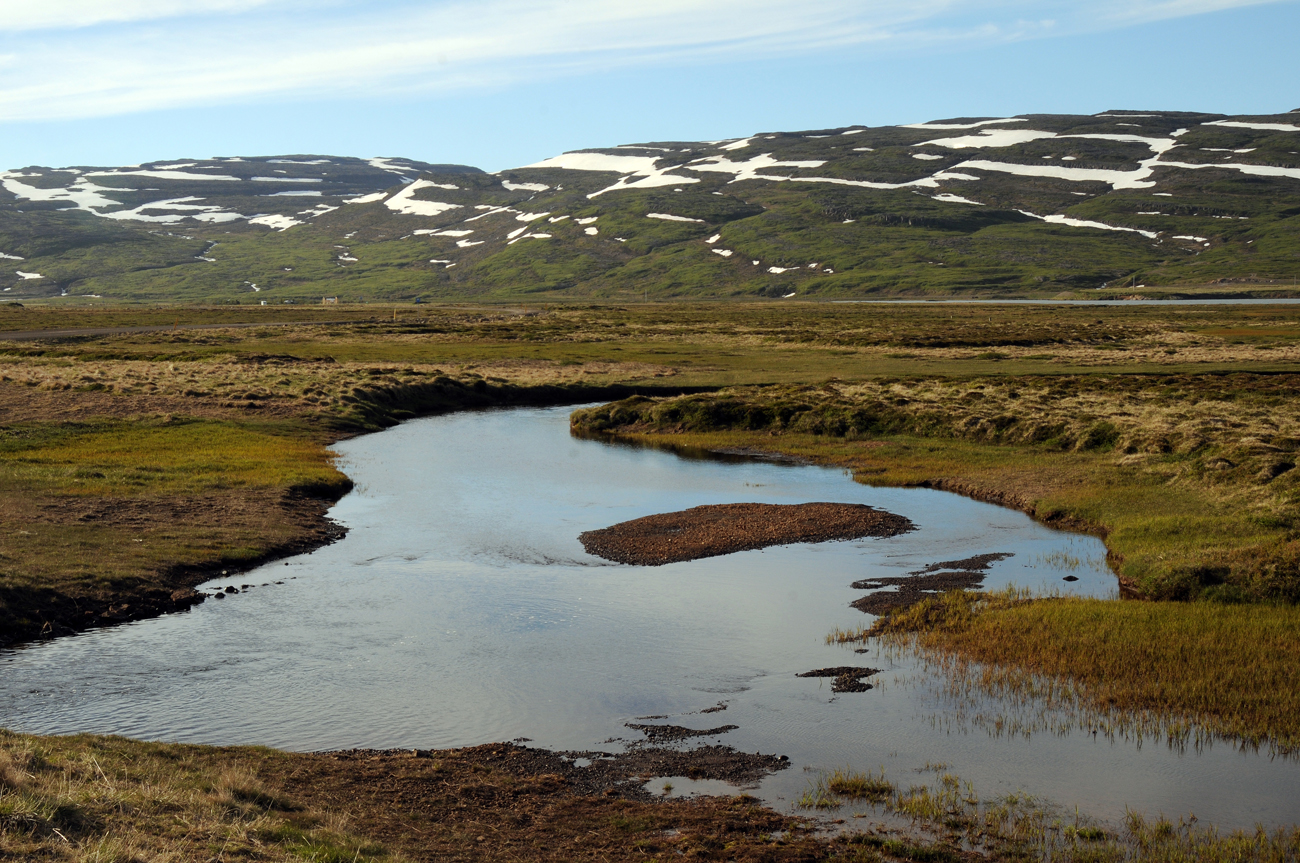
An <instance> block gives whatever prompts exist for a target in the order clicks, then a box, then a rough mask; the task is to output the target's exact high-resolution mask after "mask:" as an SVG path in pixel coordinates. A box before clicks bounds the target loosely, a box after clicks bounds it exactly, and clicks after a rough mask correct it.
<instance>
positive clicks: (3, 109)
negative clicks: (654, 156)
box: [0, 0, 1281, 121]
mask: <svg viewBox="0 0 1300 863" xmlns="http://www.w3.org/2000/svg"><path fill="white" fill-rule="evenodd" d="M1270 2H1281V0H1128V2H1119V0H1091V2H1085V0H1047V2H1043V0H800V2H798V3H797V4H796V3H794V2H792V0H657V2H649V0H623V2H608V0H475V2H466V0H455V2H447V0H441V2H416V0H378V2H368V3H365V4H356V3H344V2H342V0H316V2H314V3H310V4H309V3H307V0H186V2H182V0H114V2H105V0H47V2H43V3H32V2H30V0H0V58H3V62H0V120H10V121H13V120H37V119H61V118H76V117H88V116H102V115H108V114H121V113H129V112H136V111H147V110H154V109H163V108H171V107H178V106H185V105H193V104H195V103H196V102H199V101H201V102H203V103H204V104H213V103H216V102H238V101H244V100H249V99H259V98H272V97H277V96H284V95H289V94H294V95H324V94H331V95H339V94H344V95H346V94H354V95H364V94H374V93H380V92H384V93H392V92H397V91H403V90H424V91H447V90H464V89H472V88H476V87H484V86H502V85H508V84H509V83H511V82H513V81H517V80H524V79H531V80H535V79H536V78H537V77H538V76H545V75H554V74H580V73H582V72H590V71H597V70H601V69H608V68H611V67H614V66H622V65H632V64H641V65H658V64H665V63H670V62H682V61H683V60H693V59H724V58H741V57H763V56H773V55H777V54H791V53H800V52H813V51H826V50H831V49H835V48H842V47H845V46H851V45H855V46H863V47H866V46H869V47H871V48H872V49H873V50H878V51H886V50H904V49H906V48H908V47H914V46H917V45H931V46H933V45H953V46H966V45H975V44H996V43H1000V42H1007V41H1013V40H1018V39H1027V38H1034V37H1037V36H1042V35H1047V34H1067V33H1073V32H1084V31H1095V30H1102V29H1108V28H1115V27H1123V26H1130V25H1132V24H1137V23H1145V22H1149V21H1153V20H1160V19H1164V18H1173V17H1181V16H1187V15H1194V14H1200V13H1204V12H1209V11H1215V10H1220V9H1228V8H1234V7H1240V6H1247V5H1260V4H1263V3H1270Z"/></svg>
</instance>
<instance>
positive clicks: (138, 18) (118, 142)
mask: <svg viewBox="0 0 1300 863" xmlns="http://www.w3.org/2000/svg"><path fill="white" fill-rule="evenodd" d="M1298 33H1300V0H1123V2H1121V0H1087V2H1078V0H798V2H789V0H656V2H618V0H563V2H557V0H531V2H521V0H474V2H442V0H425V2H411V0H382V2H368V3H355V2H352V3H346V2H335V0H43V2H40V3H32V2H30V0H0V166H2V167H6V168H8V167H21V166H26V165H33V164H37V165H52V166H58V165H77V164H81V165H88V164H94V165H119V164H134V163H138V162H142V161H149V160H155V159H173V158H184V157H207V156H214V155H245V156H248V155H271V154H288V153H322V154H332V155H354V156H374V155H384V156H406V157H410V158H415V159H423V160H426V161H431V162H459V163H466V164H474V165H478V166H479V167H483V168H486V169H488V170H498V169H501V168H506V167H513V166H517V165H523V164H527V163H529V162H534V161H537V160H539V159H542V158H544V157H547V156H550V155H554V154H556V153H559V152H562V151H564V150H571V149H578V148H582V147H594V146H608V145H612V144H619V143H631V142H642V141H648V140H712V139H719V138H731V137H741V136H745V135H748V134H750V133H753V132H757V131H776V130H791V131H793V130H802V129H815V128H823V127H833V126H843V125H850V124H867V125H889V124H895V123H910V122H920V121H925V120H932V119H939V118H946V117H952V116H1006V115H1010V114H1023V113H1034V112H1043V113H1095V112H1098V111H1104V110H1107V109H1118V108H1125V109H1161V110H1198V111H1213V112H1220V113H1232V114H1251V113H1275V112H1284V111H1288V110H1291V109H1295V108H1300V84H1298V83H1297V82H1300V52H1298V51H1297V50H1296V48H1295V39H1296V34H1298Z"/></svg>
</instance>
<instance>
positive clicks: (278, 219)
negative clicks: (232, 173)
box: [248, 214, 355, 260]
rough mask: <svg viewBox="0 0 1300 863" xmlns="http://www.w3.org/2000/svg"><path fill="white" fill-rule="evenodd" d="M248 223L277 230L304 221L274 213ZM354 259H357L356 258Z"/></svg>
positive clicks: (286, 228) (250, 220)
mask: <svg viewBox="0 0 1300 863" xmlns="http://www.w3.org/2000/svg"><path fill="white" fill-rule="evenodd" d="M248 224H250V225H265V226H266V227H268V228H274V229H275V230H277V231H287V230H289V229H290V228H292V227H293V226H294V225H301V224H303V223H302V222H299V221H298V220H297V219H291V218H289V217H288V216H277V215H274V214H268V215H265V216H255V217H254V218H252V219H249V220H248ZM353 260H355V258H354V259H353Z"/></svg>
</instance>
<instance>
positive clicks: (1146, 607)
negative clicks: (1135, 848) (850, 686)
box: [832, 590, 1300, 753]
mask: <svg viewBox="0 0 1300 863" xmlns="http://www.w3.org/2000/svg"><path fill="white" fill-rule="evenodd" d="M832 635H834V634H832ZM854 635H856V637H857V638H858V639H867V638H873V637H874V638H878V639H879V641H880V642H881V643H882V644H883V645H885V646H887V647H894V648H903V649H909V650H917V651H919V652H920V653H921V654H922V656H923V657H925V658H926V659H927V660H928V661H929V662H931V663H932V664H933V665H935V666H936V667H938V668H939V669H940V670H941V671H942V672H943V675H944V677H945V679H946V683H945V686H946V688H947V691H948V692H949V694H951V695H953V696H955V697H956V698H957V699H958V700H959V701H961V702H963V703H969V701H970V697H971V696H972V695H973V694H984V695H989V696H993V697H994V698H995V699H999V700H1001V701H1003V702H1004V703H1009V704H1011V705H1013V706H1015V705H1020V706H1025V705H1031V704H1032V705H1038V706H1039V707H1041V708H1043V709H1045V710H1046V711H1049V712H1052V711H1054V712H1059V713H1061V714H1062V715H1063V716H1065V717H1066V718H1065V719H1057V720H1050V721H1055V722H1056V723H1057V724H1058V727H1059V726H1061V725H1062V724H1063V725H1064V726H1073V727H1075V728H1078V729H1080V730H1083V731H1084V732H1093V733H1104V734H1110V735H1115V734H1125V733H1133V734H1138V735H1139V736H1142V735H1146V736H1155V737H1156V738H1157V739H1165V740H1167V741H1168V742H1170V743H1171V744H1175V745H1188V744H1192V745H1195V744H1197V743H1202V742H1207V741H1209V740H1212V739H1214V738H1219V739H1224V740H1229V741H1233V742H1235V743H1237V744H1239V745H1242V746H1246V747H1249V748H1261V747H1262V748H1265V749H1267V750H1269V751H1273V752H1279V753H1294V752H1296V751H1300V610H1297V609H1296V607H1294V606H1290V605H1268V604H1221V603H1209V602H1192V603H1160V602H1128V601H1120V600H1102V599H1082V598H1062V597H1058V598H1046V599H1035V598H1031V597H1028V596H1026V595H1025V594H1024V593H1023V592H1017V591H1014V590H1013V591H1007V592H1003V593H994V594H988V593H972V592H964V591H953V592H951V593H947V594H944V595H943V596H941V597H937V598H931V599H926V600H924V601H922V602H920V603H918V604H916V605H914V606H912V607H910V608H905V609H899V610H897V611H895V612H893V613H891V614H889V615H887V616H885V617H882V618H880V619H879V620H877V621H876V623H875V624H873V625H872V626H871V627H869V628H865V629H864V630H861V631H859V632H858V633H841V634H840V635H839V636H838V637H840V638H843V639H844V640H849V639H850V638H851V637H852V636H854ZM1040 716H1042V717H1046V714H1041V715H1040ZM1043 721H1049V720H1046V719H1044V720H1043Z"/></svg>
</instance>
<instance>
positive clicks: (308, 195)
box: [258, 189, 321, 198]
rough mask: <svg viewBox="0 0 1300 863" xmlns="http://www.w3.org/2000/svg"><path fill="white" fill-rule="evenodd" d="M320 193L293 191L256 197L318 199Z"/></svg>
mask: <svg viewBox="0 0 1300 863" xmlns="http://www.w3.org/2000/svg"><path fill="white" fill-rule="evenodd" d="M320 194H321V193H320V192H319V191H317V190H315V189H294V190H292V191H289V192H267V193H266V194H265V195H258V197H259V198H319V197H320Z"/></svg>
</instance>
